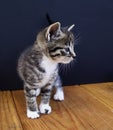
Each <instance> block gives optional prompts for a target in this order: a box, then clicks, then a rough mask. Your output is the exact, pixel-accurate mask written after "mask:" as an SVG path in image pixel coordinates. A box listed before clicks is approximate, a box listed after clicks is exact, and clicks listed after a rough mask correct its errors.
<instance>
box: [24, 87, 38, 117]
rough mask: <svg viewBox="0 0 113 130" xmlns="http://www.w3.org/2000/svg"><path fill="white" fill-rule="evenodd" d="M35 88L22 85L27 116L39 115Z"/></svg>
mask: <svg viewBox="0 0 113 130" xmlns="http://www.w3.org/2000/svg"><path fill="white" fill-rule="evenodd" d="M36 90H37V89H32V88H30V86H29V87H28V86H27V85H24V92H25V97H26V106H27V117H28V118H31V119H34V118H38V117H39V116H40V112H39V110H38V106H37V100H36V96H37V95H36V94H37V92H36Z"/></svg>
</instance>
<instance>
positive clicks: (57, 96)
mask: <svg viewBox="0 0 113 130" xmlns="http://www.w3.org/2000/svg"><path fill="white" fill-rule="evenodd" d="M54 100H59V101H63V100H64V93H63V91H57V92H56V94H55V95H54Z"/></svg>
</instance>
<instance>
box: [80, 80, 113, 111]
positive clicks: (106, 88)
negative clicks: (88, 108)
mask: <svg viewBox="0 0 113 130" xmlns="http://www.w3.org/2000/svg"><path fill="white" fill-rule="evenodd" d="M81 87H83V88H84V89H86V90H87V91H88V92H89V93H90V94H91V95H92V96H94V97H95V98H97V100H99V101H100V102H102V103H103V104H105V105H106V106H107V107H109V108H110V109H111V111H113V83H112V82H111V83H99V84H98V85H97V84H90V85H81Z"/></svg>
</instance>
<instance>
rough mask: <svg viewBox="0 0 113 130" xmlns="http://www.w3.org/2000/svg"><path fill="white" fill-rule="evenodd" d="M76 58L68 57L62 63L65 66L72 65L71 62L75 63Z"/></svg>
mask: <svg viewBox="0 0 113 130" xmlns="http://www.w3.org/2000/svg"><path fill="white" fill-rule="evenodd" d="M73 60H74V58H72V57H66V58H65V59H64V60H62V61H61V62H62V63H64V64H68V63H70V62H71V61H73Z"/></svg>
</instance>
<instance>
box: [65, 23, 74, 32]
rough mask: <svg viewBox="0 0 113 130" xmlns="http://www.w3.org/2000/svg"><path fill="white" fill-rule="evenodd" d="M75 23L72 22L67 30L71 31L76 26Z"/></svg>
mask: <svg viewBox="0 0 113 130" xmlns="http://www.w3.org/2000/svg"><path fill="white" fill-rule="evenodd" d="M74 26H75V25H74V24H72V25H71V26H70V27H68V29H67V31H71V30H72V29H73V28H74Z"/></svg>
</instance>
